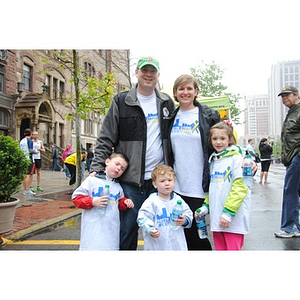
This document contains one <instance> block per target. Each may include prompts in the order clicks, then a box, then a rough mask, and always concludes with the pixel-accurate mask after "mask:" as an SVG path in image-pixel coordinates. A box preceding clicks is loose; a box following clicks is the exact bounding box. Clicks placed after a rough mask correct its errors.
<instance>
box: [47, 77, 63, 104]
mask: <svg viewBox="0 0 300 300" xmlns="http://www.w3.org/2000/svg"><path fill="white" fill-rule="evenodd" d="M45 84H46V86H47V87H48V89H49V91H51V92H50V94H49V96H50V97H51V98H52V99H58V98H60V99H61V98H63V95H64V93H65V82H64V81H62V80H60V79H58V78H55V77H53V76H52V75H48V74H47V75H46V80H45Z"/></svg>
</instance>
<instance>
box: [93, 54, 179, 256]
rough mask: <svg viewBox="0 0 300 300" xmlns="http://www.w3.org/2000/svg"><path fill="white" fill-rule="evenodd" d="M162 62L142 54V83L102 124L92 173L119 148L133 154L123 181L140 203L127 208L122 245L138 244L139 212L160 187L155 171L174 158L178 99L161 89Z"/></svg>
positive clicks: (113, 104)
mask: <svg viewBox="0 0 300 300" xmlns="http://www.w3.org/2000/svg"><path fill="white" fill-rule="evenodd" d="M159 68H160V67H159V62H158V60H156V59H155V58H152V57H141V58H140V60H139V61H138V64H137V68H136V70H135V76H136V77H137V79H138V83H137V85H136V86H135V87H133V88H132V89H130V90H129V91H126V92H122V93H120V94H118V95H116V96H115V97H114V98H113V100H112V102H111V105H110V107H109V110H108V112H107V115H106V117H105V119H104V121H103V125H102V127H101V130H100V133H99V136H98V139H97V144H96V148H95V151H94V158H93V161H92V165H91V174H93V175H94V174H96V172H99V171H100V170H104V169H105V159H106V158H107V157H109V156H110V154H111V153H112V151H113V149H114V150H115V151H118V152H122V153H124V154H125V155H126V156H127V157H128V158H129V160H130V164H129V167H128V169H127V171H126V173H124V174H123V175H122V176H121V177H120V183H121V185H122V188H123V190H124V194H125V196H126V197H128V198H130V199H131V200H132V201H133V202H134V208H133V209H130V210H127V211H125V212H121V213H120V214H121V215H120V218H121V231H120V250H136V248H137V239H138V224H137V221H136V220H137V213H138V211H139V209H140V207H141V205H142V204H143V202H144V200H145V199H146V198H148V196H149V195H150V193H152V192H154V191H155V189H154V187H153V186H152V182H151V171H152V170H153V169H154V167H155V166H157V165H158V164H160V163H163V162H164V163H166V164H169V155H170V149H169V143H167V140H168V118H169V116H170V115H171V113H172V112H173V110H174V103H173V101H172V99H171V98H170V97H169V96H168V95H167V94H164V93H160V92H159V91H158V90H157V89H156V87H155V86H156V84H157V82H158V79H159V75H160V73H159Z"/></svg>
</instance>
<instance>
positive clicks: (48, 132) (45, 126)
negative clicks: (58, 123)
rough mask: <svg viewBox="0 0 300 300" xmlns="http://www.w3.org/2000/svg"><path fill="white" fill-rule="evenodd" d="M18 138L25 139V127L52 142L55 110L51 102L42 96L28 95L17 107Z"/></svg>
mask: <svg viewBox="0 0 300 300" xmlns="http://www.w3.org/2000/svg"><path fill="white" fill-rule="evenodd" d="M15 111H16V137H21V138H23V132H24V129H25V128H24V127H26V128H30V129H31V130H37V131H42V132H39V135H41V136H40V138H41V139H45V138H46V139H47V144H48V143H49V144H50V143H51V142H52V136H53V124H54V121H53V120H54V110H53V107H52V104H51V102H50V101H49V100H48V99H46V98H44V97H43V95H42V94H26V95H25V96H24V97H22V98H20V99H19V101H18V102H17V104H16V106H15Z"/></svg>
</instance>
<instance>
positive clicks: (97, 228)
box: [72, 176, 124, 250]
mask: <svg viewBox="0 0 300 300" xmlns="http://www.w3.org/2000/svg"><path fill="white" fill-rule="evenodd" d="M106 184H109V185H110V189H109V190H110V198H109V199H110V202H109V204H108V206H107V208H106V213H105V215H103V214H101V213H100V212H99V208H98V207H93V208H91V209H83V210H82V217H81V234H80V250H119V239H120V216H119V209H118V201H119V200H120V199H121V198H123V197H124V193H123V189H122V187H121V185H120V184H119V183H116V182H114V181H109V180H105V179H100V178H97V177H95V176H88V177H87V178H86V179H85V180H84V181H83V182H82V184H81V185H80V187H78V188H77V189H76V190H75V191H74V193H73V194H72V199H74V198H75V197H76V196H78V195H84V196H90V197H96V196H101V192H102V190H103V187H104V186H105V185H106ZM100 210H101V209H100Z"/></svg>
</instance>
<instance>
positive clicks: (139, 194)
mask: <svg viewBox="0 0 300 300" xmlns="http://www.w3.org/2000/svg"><path fill="white" fill-rule="evenodd" d="M121 186H122V188H123V191H124V194H125V197H127V198H129V199H131V200H132V201H133V203H134V208H130V209H128V210H126V211H124V212H120V221H121V224H120V250H136V248H137V242H138V230H139V226H138V224H137V221H136V220H137V215H138V211H139V209H140V208H141V206H142V204H143V203H144V201H145V200H146V199H147V198H148V197H149V195H150V194H151V193H154V192H156V189H155V188H154V187H153V185H152V180H146V181H145V184H144V185H143V186H142V187H137V186H134V185H129V184H125V183H121Z"/></svg>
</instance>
